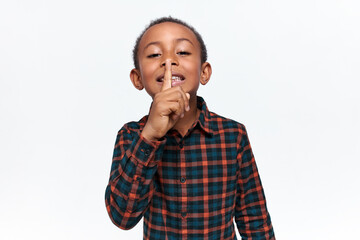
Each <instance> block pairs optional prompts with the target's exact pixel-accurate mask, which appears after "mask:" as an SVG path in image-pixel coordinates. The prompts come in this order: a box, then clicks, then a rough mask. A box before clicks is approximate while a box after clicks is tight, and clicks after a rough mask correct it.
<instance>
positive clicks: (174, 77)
mask: <svg viewBox="0 0 360 240" xmlns="http://www.w3.org/2000/svg"><path fill="white" fill-rule="evenodd" d="M171 79H172V80H175V81H181V78H180V77H178V76H172V77H171Z"/></svg>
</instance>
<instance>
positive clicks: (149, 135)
mask: <svg viewBox="0 0 360 240" xmlns="http://www.w3.org/2000/svg"><path fill="white" fill-rule="evenodd" d="M141 136H143V137H144V138H145V139H147V140H149V141H158V140H159V139H160V138H161V137H158V136H155V134H153V133H152V132H151V131H150V130H149V129H148V128H147V127H146V125H145V127H144V129H143V130H142V131H141Z"/></svg>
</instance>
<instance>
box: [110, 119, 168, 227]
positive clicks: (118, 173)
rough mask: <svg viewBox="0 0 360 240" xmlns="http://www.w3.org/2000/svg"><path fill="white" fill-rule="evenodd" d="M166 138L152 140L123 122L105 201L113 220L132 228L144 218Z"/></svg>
mask: <svg viewBox="0 0 360 240" xmlns="http://www.w3.org/2000/svg"><path fill="white" fill-rule="evenodd" d="M164 145H165V140H163V141H157V142H151V141H148V140H146V139H145V138H144V137H142V136H141V134H140V132H139V131H134V130H129V128H128V127H126V126H124V127H123V128H122V129H121V130H120V131H119V132H118V135H117V138H116V143H115V148H114V154H113V160H112V165H111V173H110V179H109V184H108V186H107V188H106V192H105V203H106V209H107V211H108V214H109V216H110V218H111V220H112V222H113V223H114V224H115V225H116V226H118V227H119V228H121V229H131V228H133V227H134V226H135V225H136V224H137V223H138V222H139V221H140V219H141V218H142V216H143V214H144V212H145V210H146V209H147V206H148V204H149V202H150V201H151V199H152V196H153V192H154V184H153V177H154V174H155V172H156V170H157V162H158V161H160V160H161V158H162V152H163V148H164Z"/></svg>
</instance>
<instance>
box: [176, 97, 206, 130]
mask: <svg viewBox="0 0 360 240" xmlns="http://www.w3.org/2000/svg"><path fill="white" fill-rule="evenodd" d="M189 104H190V110H189V111H188V112H185V113H184V117H183V118H180V119H179V120H178V121H177V122H176V124H175V125H174V127H173V129H175V130H177V131H178V132H179V133H180V134H181V136H185V134H186V133H187V131H188V130H189V128H191V126H192V125H193V123H194V122H195V121H196V119H198V117H199V114H200V110H199V109H198V108H197V97H196V96H194V97H191V98H190V100H189Z"/></svg>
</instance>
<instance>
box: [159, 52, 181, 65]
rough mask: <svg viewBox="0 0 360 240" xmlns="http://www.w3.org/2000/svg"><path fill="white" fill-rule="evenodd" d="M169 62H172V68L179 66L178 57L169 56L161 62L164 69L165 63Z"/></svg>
mask: <svg viewBox="0 0 360 240" xmlns="http://www.w3.org/2000/svg"><path fill="white" fill-rule="evenodd" d="M167 60H169V61H170V62H171V65H172V66H178V65H179V62H178V60H177V59H176V56H173V55H167V56H165V57H164V59H163V60H162V61H161V66H162V67H165V63H166V61H167Z"/></svg>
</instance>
